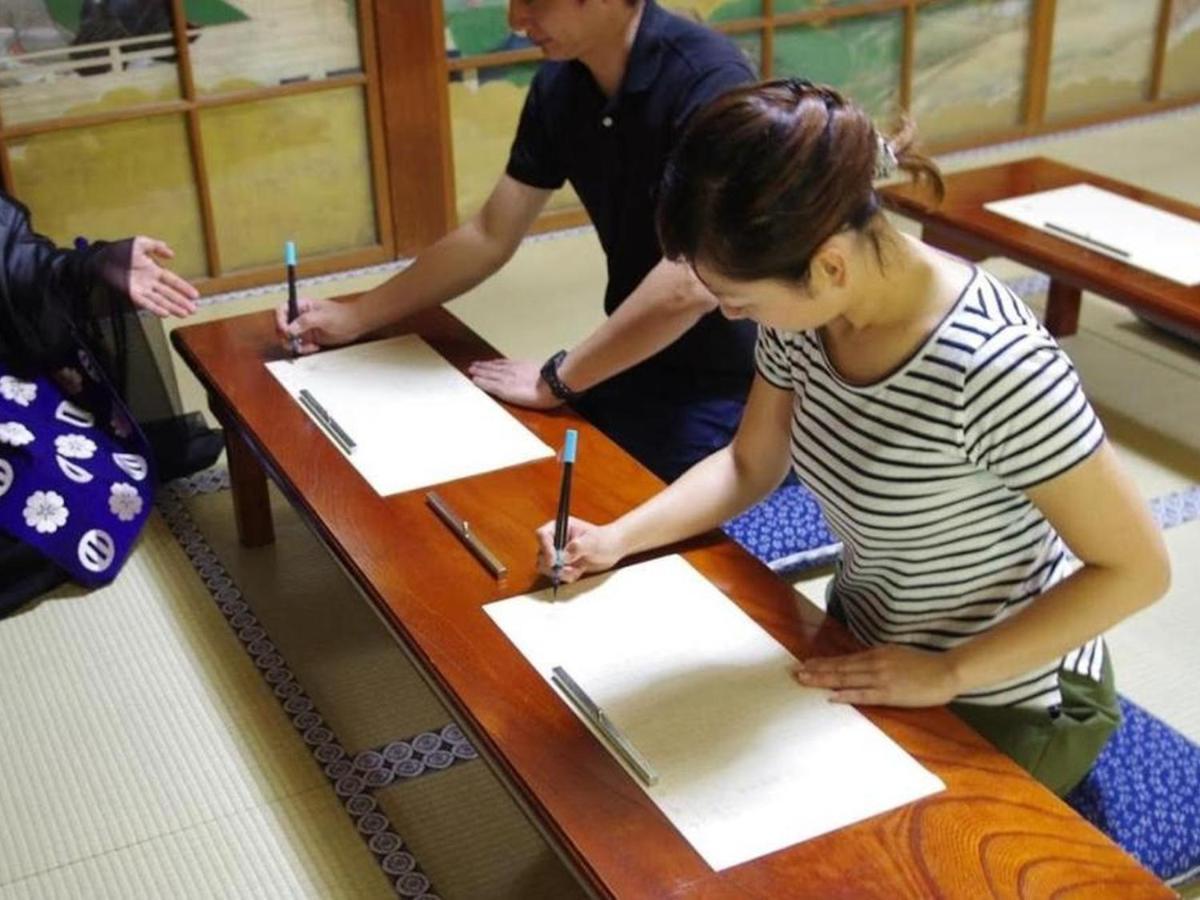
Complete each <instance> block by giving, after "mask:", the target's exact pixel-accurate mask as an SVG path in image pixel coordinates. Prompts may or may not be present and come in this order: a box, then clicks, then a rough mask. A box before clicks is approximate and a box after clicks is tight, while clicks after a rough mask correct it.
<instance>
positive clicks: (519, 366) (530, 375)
mask: <svg viewBox="0 0 1200 900" xmlns="http://www.w3.org/2000/svg"><path fill="white" fill-rule="evenodd" d="M468 373H469V374H470V376H471V380H472V381H474V382H475V384H476V385H477V386H478V387H480V388H482V389H483V390H485V391H487V392H488V393H489V394H491V395H492V396H493V397H498V398H499V399H501V400H503V401H505V402H506V403H515V404H516V405H517V406H527V407H529V408H530V409H552V408H553V407H555V406H561V405H562V401H561V400H559V399H558V398H557V397H555V396H554V394H552V393H551V392H550V388H549V387H547V386H546V382H544V381H542V376H541V367H540V366H538V364H537V363H533V362H529V361H527V360H523V359H488V360H481V361H478V362H473V363H471V368H470V369H469V370H468Z"/></svg>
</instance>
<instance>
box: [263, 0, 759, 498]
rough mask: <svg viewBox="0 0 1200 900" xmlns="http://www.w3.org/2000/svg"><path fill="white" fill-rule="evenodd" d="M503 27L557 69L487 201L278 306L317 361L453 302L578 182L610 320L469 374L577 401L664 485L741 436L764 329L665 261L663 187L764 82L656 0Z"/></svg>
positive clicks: (529, 10) (580, 5) (537, 2)
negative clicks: (346, 277)
mask: <svg viewBox="0 0 1200 900" xmlns="http://www.w3.org/2000/svg"><path fill="white" fill-rule="evenodd" d="M509 22H510V24H511V26H512V27H513V30H515V31H524V32H526V33H527V34H528V36H529V38H530V40H532V41H533V42H534V43H535V44H537V45H538V46H539V47H541V49H542V50H543V52H544V53H545V55H546V58H547V60H548V61H547V62H546V63H544V64H543V65H542V66H541V68H540V69H539V70H538V73H537V75H536V76H535V77H534V80H533V84H532V86H531V88H530V91H529V95H528V97H527V98H526V101H525V108H524V110H523V111H522V113H521V122H520V125H519V127H518V129H517V136H516V139H515V141H514V142H513V147H512V152H511V156H510V158H509V162H508V167H507V170H506V172H505V174H504V175H502V176H501V178H500V180H499V181H498V182H497V184H496V186H495V188H494V189H493V191H492V194H491V196H490V197H489V198H488V200H487V202H486V203H485V204H484V207H483V209H482V210H480V212H479V213H478V214H477V215H476V216H475V217H474V218H472V219H471V220H470V221H468V222H466V223H464V224H462V225H460V226H459V227H458V228H457V229H455V230H454V231H452V232H451V233H450V234H448V235H447V236H446V237H444V238H442V239H441V240H439V241H438V242H437V243H435V244H433V245H432V246H431V247H429V248H428V249H427V250H426V251H425V252H423V253H422V254H421V255H420V257H419V258H418V259H417V260H415V261H414V263H413V264H412V265H411V266H410V267H409V268H408V269H406V270H405V271H404V272H402V273H400V274H398V275H396V276H395V277H394V278H392V279H390V280H389V281H387V282H386V283H384V284H382V285H380V286H379V287H377V288H375V289H374V290H372V291H370V292H368V293H366V294H364V295H362V297H361V298H359V300H358V301H356V302H354V303H351V304H334V303H331V302H328V301H320V300H317V301H312V300H303V301H301V311H302V314H301V316H300V317H299V318H298V319H297V320H296V322H294V323H293V324H292V325H291V326H290V327H289V326H288V325H287V321H286V310H285V307H283V306H281V307H280V309H279V310H278V316H277V318H278V321H279V328H280V333H281V335H283V336H285V337H290V336H292V335H297V336H299V337H300V349H301V352H312V351H314V350H316V349H318V347H319V346H321V345H329V344H339V343H345V342H346V341H350V340H353V339H355V338H357V337H358V336H359V335H362V334H365V333H367V332H369V331H372V330H374V329H376V328H379V327H381V326H383V325H385V324H388V323H391V322H395V321H397V320H399V319H401V318H403V317H404V316H406V315H409V314H411V313H413V312H416V311H417V310H419V309H424V308H426V307H430V306H434V305H436V304H440V303H445V302H446V301H448V300H450V299H453V298H454V297H456V296H458V295H459V294H461V293H463V292H465V291H467V290H469V289H470V288H472V287H474V286H475V285H477V284H479V283H480V282H481V281H483V280H484V279H485V278H487V277H488V276H489V275H491V274H492V273H493V272H495V271H496V270H497V269H499V268H500V267H501V266H502V265H503V264H504V263H505V262H507V261H508V259H509V258H510V257H511V256H512V254H513V252H515V250H516V248H517V246H518V245H519V244H520V241H521V239H522V238H523V237H524V236H525V234H526V232H527V231H528V229H529V227H530V226H531V225H532V223H533V221H534V220H535V219H536V217H537V215H538V213H539V212H540V211H541V209H542V208H543V206H544V205H545V203H546V201H547V200H548V199H549V197H550V195H551V193H552V192H553V191H554V190H556V189H557V188H559V187H561V186H562V184H563V182H564V181H566V180H569V181H570V182H571V184H572V186H573V187H574V188H575V191H576V192H577V193H578V195H579V197H580V199H581V200H582V201H583V204H584V206H585V207H586V208H587V211H588V214H589V215H590V216H591V220H592V223H593V224H594V225H595V227H596V231H597V233H598V235H599V237H600V243H601V246H602V247H603V249H604V252H605V255H606V257H607V260H608V287H607V290H606V292H605V297H604V308H605V311H606V312H607V313H608V314H609V318H608V319H607V321H606V322H605V323H604V324H603V325H601V326H600V327H599V328H598V329H597V330H596V331H595V332H593V333H592V334H591V335H590V336H588V337H587V338H586V339H585V340H584V341H583V342H582V343H581V344H579V345H578V346H577V347H575V348H573V349H572V350H571V351H570V352H569V353H565V352H560V353H556V354H555V355H554V356H552V357H551V358H550V360H548V361H547V362H546V363H545V364H538V363H535V362H527V361H522V360H493V361H486V362H477V363H475V364H473V365H472V367H471V376H472V378H473V379H474V380H475V382H476V383H477V384H478V385H479V386H480V387H482V388H483V389H485V390H487V391H489V392H490V393H492V394H495V395H496V396H498V397H500V398H502V399H504V400H507V401H510V402H513V403H517V404H520V405H523V406H532V407H540V408H548V407H551V406H555V405H558V404H559V403H562V402H564V401H568V402H570V403H571V404H572V406H574V407H575V408H576V409H577V410H578V411H579V412H581V413H582V414H583V415H584V416H585V417H587V418H588V419H589V420H590V421H592V422H593V423H594V424H595V425H597V426H598V427H599V428H601V429H602V430H603V431H605V432H606V433H607V434H608V435H609V436H610V437H612V438H613V439H614V440H616V441H617V442H618V443H620V444H621V445H622V446H623V447H625V449H626V450H628V451H629V452H630V453H632V454H633V455H634V456H635V457H637V458H638V459H639V460H640V461H641V462H642V463H643V464H644V465H646V466H647V467H648V468H650V469H651V470H653V471H654V472H655V473H656V474H658V475H659V476H660V477H662V478H664V479H667V480H672V479H674V478H676V477H678V476H679V475H680V474H682V473H683V472H684V471H685V470H686V469H687V468H688V467H689V466H691V465H692V464H693V463H695V462H697V461H698V460H700V459H702V458H703V457H705V456H707V455H708V454H709V453H711V452H713V451H714V450H716V449H718V448H719V447H722V446H724V445H725V444H726V443H728V442H729V440H730V439H731V438H732V436H733V433H734V431H735V430H736V428H737V423H738V420H739V419H740V417H741V410H742V405H743V401H744V399H745V395H746V392H747V390H748V389H749V386H750V382H751V378H752V372H753V348H754V326H753V325H752V324H751V323H749V322H748V321H742V322H730V321H728V320H726V319H724V318H723V317H722V316H721V315H720V313H719V312H718V311H717V310H716V303H715V300H714V299H713V298H712V297H711V295H710V294H709V293H708V292H707V291H706V290H705V289H704V288H703V286H702V285H700V284H699V282H698V281H697V280H696V279H695V278H694V276H693V275H692V273H691V271H690V270H689V269H688V268H687V267H686V266H683V265H679V264H676V263H671V262H668V261H665V260H663V259H662V257H661V253H660V251H659V245H658V238H657V235H656V234H655V231H654V204H655V197H656V191H657V187H658V182H659V179H660V178H661V177H662V172H663V168H664V165H665V163H666V159H667V156H668V154H669V153H670V151H671V148H672V147H673V146H674V145H675V142H676V141H677V140H678V138H679V136H680V133H681V131H682V129H683V127H684V125H685V124H686V122H687V120H688V118H689V117H690V116H691V114H692V113H693V112H694V111H695V110H696V109H697V108H698V107H700V106H702V105H703V104H705V103H707V102H708V101H709V100H711V99H712V98H713V97H715V96H717V95H718V94H720V93H721V92H723V91H724V90H726V89H728V88H730V87H733V86H735V85H738V84H743V83H745V82H748V81H752V80H753V79H754V73H753V72H752V71H751V69H750V67H749V65H748V64H747V62H746V60H745V58H744V57H743V56H742V54H741V52H740V51H739V50H738V49H737V47H736V46H735V45H734V44H733V43H732V42H731V41H730V40H729V39H728V38H725V37H723V36H721V35H719V34H717V33H715V32H713V31H711V30H709V29H707V28H705V27H704V26H702V25H699V24H696V23H693V22H690V21H687V20H684V19H681V18H678V17H676V16H674V15H671V14H669V13H667V12H664V11H663V10H662V9H660V8H659V7H658V6H657V5H656V4H655V3H654V0H510V3H509Z"/></svg>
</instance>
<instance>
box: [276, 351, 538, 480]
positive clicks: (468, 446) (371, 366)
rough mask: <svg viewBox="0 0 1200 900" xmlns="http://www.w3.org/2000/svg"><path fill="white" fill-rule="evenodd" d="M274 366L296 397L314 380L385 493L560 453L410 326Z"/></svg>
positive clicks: (354, 458)
mask: <svg viewBox="0 0 1200 900" xmlns="http://www.w3.org/2000/svg"><path fill="white" fill-rule="evenodd" d="M267 369H268V370H270V372H271V374H272V375H274V376H275V377H276V378H277V379H279V382H280V384H282V385H283V386H284V388H286V389H287V391H288V393H289V394H291V395H292V396H293V397H297V396H299V394H300V389H301V388H307V389H308V390H309V392H311V393H312V395H313V396H314V397H316V398H317V401H318V402H319V403H320V404H321V405H322V406H323V407H324V408H325V410H326V412H328V413H329V415H330V416H332V417H333V419H334V420H335V421H336V422H337V423H338V424H339V425H340V426H341V427H342V428H343V429H344V430H345V431H346V432H347V433H348V434H349V435H350V437H351V438H352V439H353V440H354V442H355V443H356V444H357V447H356V448H355V450H354V453H353V454H350V455H348V456H347V457H346V458H347V459H349V460H350V462H351V463H352V464H353V465H354V467H355V468H356V469H358V471H359V472H360V473H361V474H362V476H363V477H364V478H365V479H367V481H368V482H370V484H371V487H373V488H374V489H375V490H376V491H377V492H378V493H379V494H380V495H381V496H384V497H386V496H388V495H389V494H398V493H400V492H401V491H410V490H414V489H415V488H420V487H427V486H429V485H433V484H440V483H442V482H444V481H453V480H454V479H456V478H465V477H467V476H469V475H478V474H479V473H480V472H490V471H492V470H494V469H502V468H504V467H506V466H514V465H517V464H519V463H524V462H529V461H531V460H535V459H544V458H545V457H547V456H553V455H554V451H553V450H551V449H550V448H549V447H547V446H546V445H545V444H544V443H542V442H541V441H540V440H538V438H537V436H536V435H534V434H533V432H531V431H529V429H527V428H526V427H525V426H524V425H522V424H521V423H520V422H518V421H517V420H516V419H514V418H513V417H512V416H511V415H509V414H508V413H507V412H506V411H505V410H504V408H503V407H501V406H500V405H499V404H498V403H496V402H495V401H494V400H492V399H491V398H490V397H489V396H488V395H487V394H485V393H484V392H483V391H481V390H480V389H479V388H477V387H476V386H475V385H474V384H472V383H471V380H470V379H469V378H467V377H466V376H465V375H463V374H462V373H461V372H459V371H458V370H457V369H456V368H454V366H452V365H450V363H448V362H447V361H446V360H445V359H443V358H442V357H441V356H440V355H439V354H438V353H437V352H436V351H434V349H433V348H432V347H430V346H429V345H428V344H426V343H425V342H424V341H423V340H421V339H420V338H418V337H415V336H413V335H404V336H402V337H396V338H388V339H386V340H381V341H373V342H371V343H369V344H357V345H355V346H352V347H345V348H343V349H341V350H329V351H326V352H323V353H316V354H313V355H311V356H304V357H301V358H299V359H296V360H277V361H275V362H270V363H267ZM300 408H301V409H303V410H304V411H305V412H306V413H307V412H308V410H307V409H305V407H304V405H303V404H300ZM310 417H312V416H311V414H310ZM330 443H332V444H333V445H334V446H335V447H336V446H337V443H336V442H334V441H332V439H331V440H330ZM339 449H340V448H339Z"/></svg>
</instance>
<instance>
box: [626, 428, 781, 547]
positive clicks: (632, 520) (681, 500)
mask: <svg viewBox="0 0 1200 900" xmlns="http://www.w3.org/2000/svg"><path fill="white" fill-rule="evenodd" d="M782 477H783V473H782V472H777V473H772V472H768V471H763V470H762V469H760V470H758V471H754V470H751V469H749V468H748V467H745V466H742V465H740V464H739V463H738V460H737V457H736V454H735V452H734V448H733V446H732V445H731V446H729V447H725V448H723V449H721V450H718V451H717V452H716V453H714V454H712V455H711V456H709V457H707V458H705V459H703V460H701V461H700V462H698V463H697V464H696V465H694V466H692V468H690V469H689V470H688V471H687V472H685V473H684V474H683V476H681V477H680V478H679V480H677V481H675V482H674V483H673V484H671V485H670V486H669V487H667V488H666V489H665V490H664V491H662V492H661V493H659V494H657V495H655V496H654V497H652V498H651V499H650V500H647V501H646V502H645V503H643V504H642V505H641V506H639V507H637V508H636V509H634V510H632V511H630V512H628V513H626V514H625V515H624V516H622V517H621V518H619V519H617V520H616V521H614V522H613V523H612V524H611V525H609V526H608V527H609V528H611V529H612V530H613V532H614V534H615V535H616V536H617V540H618V544H619V546H620V547H621V551H622V556H629V555H630V554H633V553H640V552H641V551H643V550H649V549H652V548H654V547H661V546H663V545H664V544H671V543H674V542H676V541H681V540H684V539H685V538H689V537H692V536H693V535H696V534H700V533H702V532H705V531H708V530H709V529H710V528H715V527H717V526H718V525H720V524H722V523H723V522H725V521H727V520H728V519H729V518H730V517H732V516H734V515H736V514H738V513H739V512H741V511H742V510H744V509H746V508H747V507H749V506H752V505H753V504H754V503H757V502H758V501H759V500H761V499H762V498H763V497H765V496H766V495H767V494H768V493H769V492H770V491H771V490H772V489H773V488H775V487H776V486H777V485H778V484H779V481H780V480H781V479H782Z"/></svg>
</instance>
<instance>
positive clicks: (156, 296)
mask: <svg viewBox="0 0 1200 900" xmlns="http://www.w3.org/2000/svg"><path fill="white" fill-rule="evenodd" d="M174 257H175V253H174V252H173V251H172V250H171V248H170V247H168V246H167V245H166V244H164V243H163V242H162V241H159V240H155V239H154V238H149V237H145V236H141V235H139V236H138V237H136V238H134V239H133V251H132V252H131V254H130V257H129V300H130V302H132V303H133V305H134V306H136V307H137V308H138V309H144V310H146V311H148V312H152V313H154V315H156V316H159V317H160V318H164V317H166V316H178V317H179V318H181V319H182V318H184V317H185V316H190V315H191V314H192V313H194V312H195V311H196V300H197V299H199V297H200V292H199V291H197V290H196V289H195V288H194V287H192V285H191V284H189V283H188V282H187V281H185V280H184V279H183V278H180V277H179V276H178V275H176V274H175V273H174V272H172V271H171V270H170V269H168V268H166V267H164V266H163V265H162V264H161V263H160V260H168V259H173V258H174Z"/></svg>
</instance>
